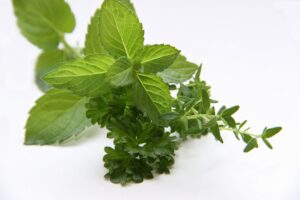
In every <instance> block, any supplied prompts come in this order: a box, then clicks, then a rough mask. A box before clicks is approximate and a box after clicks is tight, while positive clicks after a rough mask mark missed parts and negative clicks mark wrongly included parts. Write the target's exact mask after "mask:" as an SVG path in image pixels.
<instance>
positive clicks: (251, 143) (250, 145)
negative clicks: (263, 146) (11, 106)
mask: <svg viewBox="0 0 300 200" xmlns="http://www.w3.org/2000/svg"><path fill="white" fill-rule="evenodd" d="M257 147H258V144H257V140H256V139H255V138H252V139H251V140H250V141H249V143H248V144H247V146H246V147H245V149H244V152H245V153H247V152H249V151H251V150H252V149H254V148H257Z"/></svg>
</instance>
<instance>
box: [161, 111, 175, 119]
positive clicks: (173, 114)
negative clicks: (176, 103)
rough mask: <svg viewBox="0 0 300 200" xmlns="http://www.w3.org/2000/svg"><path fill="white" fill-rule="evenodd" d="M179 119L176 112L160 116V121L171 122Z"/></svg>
mask: <svg viewBox="0 0 300 200" xmlns="http://www.w3.org/2000/svg"><path fill="white" fill-rule="evenodd" d="M179 118H180V114H179V113H177V112H169V113H164V114H162V115H161V117H160V119H161V120H166V121H173V120H176V119H179Z"/></svg>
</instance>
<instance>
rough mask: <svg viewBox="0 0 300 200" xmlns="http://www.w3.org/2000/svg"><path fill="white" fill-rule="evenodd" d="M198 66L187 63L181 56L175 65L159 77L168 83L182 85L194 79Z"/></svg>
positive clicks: (160, 73)
mask: <svg viewBox="0 0 300 200" xmlns="http://www.w3.org/2000/svg"><path fill="white" fill-rule="evenodd" d="M197 68H198V67H197V65H196V64H194V63H191V62H188V61H186V58H185V57H184V56H182V55H179V56H178V57H177V59H176V60H175V61H174V63H173V64H172V65H171V66H170V67H168V68H167V69H165V70H164V71H162V72H159V73H158V74H157V75H158V76H160V77H161V78H162V79H163V80H164V82H166V83H182V82H184V81H186V80H189V79H190V78H192V77H193V75H194V73H195V72H196V70H197Z"/></svg>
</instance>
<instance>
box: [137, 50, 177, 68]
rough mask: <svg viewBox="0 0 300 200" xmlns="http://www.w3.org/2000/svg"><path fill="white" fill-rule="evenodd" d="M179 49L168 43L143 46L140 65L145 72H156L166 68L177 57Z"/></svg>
mask: <svg viewBox="0 0 300 200" xmlns="http://www.w3.org/2000/svg"><path fill="white" fill-rule="evenodd" d="M178 54H179V50H177V49H176V48H174V47H172V46H170V45H164V44H161V45H148V46H145V48H144V51H143V55H142V66H143V68H144V72H146V73H157V72H161V71H163V70H164V69H166V68H168V67H169V66H170V65H171V64H172V63H173V62H174V61H175V59H176V58H177V56H178Z"/></svg>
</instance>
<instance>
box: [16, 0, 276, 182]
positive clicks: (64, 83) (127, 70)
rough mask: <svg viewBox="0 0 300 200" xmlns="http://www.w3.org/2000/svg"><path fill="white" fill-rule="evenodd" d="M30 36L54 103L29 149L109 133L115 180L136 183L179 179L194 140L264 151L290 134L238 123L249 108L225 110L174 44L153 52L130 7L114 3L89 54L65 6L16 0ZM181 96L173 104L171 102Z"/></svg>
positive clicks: (107, 5)
mask: <svg viewBox="0 0 300 200" xmlns="http://www.w3.org/2000/svg"><path fill="white" fill-rule="evenodd" d="M13 3H14V8H15V14H16V16H17V20H18V25H19V28H20V30H21V33H22V34H23V35H24V36H25V37H26V38H27V39H28V40H29V41H30V42H31V43H32V44H34V45H36V46H37V47H39V48H40V49H42V53H41V55H40V56H39V58H38V61H37V65H36V80H37V84H38V86H39V87H40V88H41V89H42V91H44V92H45V94H44V95H43V96H42V97H40V98H39V99H38V100H37V101H36V105H35V106H34V107H33V108H32V109H31V111H30V116H29V118H28V121H27V124H26V134H25V144H27V145H50V144H56V143H62V142H65V141H69V140H70V139H72V138H73V137H77V136H79V135H81V133H82V131H83V130H84V129H85V128H87V127H89V126H91V125H99V126H100V127H105V128H106V129H107V130H108V133H107V137H108V138H110V139H112V140H113V146H112V147H105V153H106V155H105V156H104V158H103V161H104V167H105V168H107V170H108V172H107V174H106V176H105V177H106V178H107V179H109V180H110V181H112V182H113V183H120V184H123V185H124V184H127V183H130V182H136V183H139V182H142V181H143V180H144V179H150V178H153V177H154V175H155V173H158V174H162V173H167V174H168V173H170V170H171V167H172V165H173V164H174V161H175V153H176V150H177V149H178V148H179V147H180V146H181V145H180V144H181V143H183V142H184V141H186V140H187V139H190V138H201V137H202V136H205V135H208V134H212V135H213V136H214V137H215V139H216V140H217V141H219V142H221V143H223V139H222V134H221V133H223V132H228V131H229V132H232V133H233V134H234V136H235V137H236V138H237V139H238V140H242V141H243V142H245V143H246V147H245V149H244V152H249V151H251V150H252V149H254V148H257V147H258V142H259V140H262V141H263V143H265V144H266V145H267V147H269V148H272V145H271V144H270V142H269V138H271V137H273V136H274V135H276V134H277V133H278V132H280V131H281V127H275V128H265V129H264V130H263V131H262V133H261V134H254V133H252V132H251V131H250V128H247V127H246V122H247V121H243V122H237V120H236V119H235V118H234V116H233V115H234V114H235V113H236V112H237V111H238V110H239V106H233V107H226V106H222V107H221V108H220V109H218V111H216V105H217V103H218V102H217V101H216V100H214V99H213V98H212V97H211V93H210V90H211V87H210V86H209V85H208V84H207V83H206V82H205V81H204V80H203V79H202V78H201V77H200V75H201V70H202V65H200V66H198V65H196V64H194V63H192V62H190V61H188V60H187V59H186V57H185V56H183V55H182V54H181V53H180V51H179V50H178V49H176V48H175V47H173V46H171V45H166V44H154V45H149V44H144V30H143V26H142V24H141V23H140V21H139V19H138V17H137V14H136V11H135V9H134V7H133V4H132V3H131V2H130V1H129V0H105V1H104V3H103V4H102V6H101V8H100V9H97V10H96V12H95V14H94V16H93V17H92V18H91V22H90V24H89V26H88V32H87V34H86V40H85V46H84V48H83V49H82V50H78V48H73V47H72V46H71V45H69V44H68V43H67V42H66V40H65V34H67V33H70V32H72V31H73V30H74V27H75V17H74V15H73V13H72V12H71V9H70V7H69V6H68V4H67V3H66V2H65V1H64V0H51V1H50V0H26V1H25V0H13ZM171 91H172V95H171Z"/></svg>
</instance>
